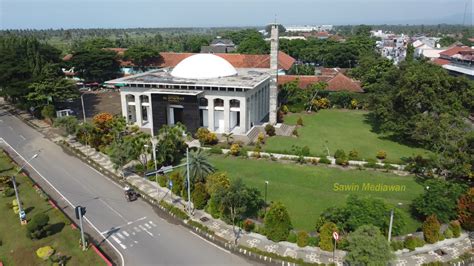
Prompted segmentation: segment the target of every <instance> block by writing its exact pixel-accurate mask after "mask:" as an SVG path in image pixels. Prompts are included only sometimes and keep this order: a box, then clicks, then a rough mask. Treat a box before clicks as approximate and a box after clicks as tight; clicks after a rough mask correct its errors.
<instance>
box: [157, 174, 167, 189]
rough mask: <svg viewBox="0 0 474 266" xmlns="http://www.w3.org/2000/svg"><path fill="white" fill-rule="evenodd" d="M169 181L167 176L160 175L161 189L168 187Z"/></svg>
mask: <svg viewBox="0 0 474 266" xmlns="http://www.w3.org/2000/svg"><path fill="white" fill-rule="evenodd" d="M166 181H167V178H166V176H164V175H158V184H159V185H160V186H161V187H167V186H168V184H167V183H168V182H166Z"/></svg>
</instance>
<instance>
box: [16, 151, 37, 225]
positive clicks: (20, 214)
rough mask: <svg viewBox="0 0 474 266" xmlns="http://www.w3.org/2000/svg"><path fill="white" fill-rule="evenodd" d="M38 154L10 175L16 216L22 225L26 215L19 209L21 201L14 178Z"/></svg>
mask: <svg viewBox="0 0 474 266" xmlns="http://www.w3.org/2000/svg"><path fill="white" fill-rule="evenodd" d="M38 155H39V153H35V155H33V156H32V157H31V158H30V159H29V160H28V161H26V162H25V163H24V164H23V165H22V166H21V167H20V169H19V170H18V171H17V172H16V173H15V174H14V175H12V177H11V179H12V183H13V189H14V190H15V197H16V202H17V203H18V216H19V217H20V223H21V224H23V221H26V214H25V212H24V211H23V209H22V207H21V201H20V195H19V193H18V188H17V186H16V180H15V176H16V175H18V174H19V173H20V172H21V171H22V170H23V168H25V166H26V165H27V164H28V163H29V162H30V161H31V160H33V159H35V158H36V157H38Z"/></svg>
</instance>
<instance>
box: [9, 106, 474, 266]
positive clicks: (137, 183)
mask: <svg viewBox="0 0 474 266" xmlns="http://www.w3.org/2000/svg"><path fill="white" fill-rule="evenodd" d="M0 104H1V106H2V107H8V108H7V109H10V110H12V109H13V107H11V106H10V105H7V104H4V103H3V100H2V99H1V98H0ZM15 115H17V116H19V117H20V118H21V119H22V120H23V121H25V122H26V123H28V124H30V125H31V126H33V127H35V128H36V129H37V130H38V131H41V132H42V133H43V134H45V135H46V136H47V137H49V138H51V139H52V140H53V141H55V142H56V143H58V142H60V141H66V142H67V143H68V144H69V145H70V146H71V147H73V148H75V149H77V150H79V151H80V152H81V153H83V154H84V155H86V156H87V157H88V158H89V159H90V160H91V161H94V162H95V163H96V164H98V165H100V166H101V167H102V168H104V169H106V170H107V171H109V172H111V173H114V174H115V175H117V176H121V175H122V173H121V172H120V171H116V170H115V169H114V168H113V164H112V162H111V161H110V160H109V158H108V157H107V156H106V155H104V154H102V153H100V152H97V151H96V150H95V149H93V148H90V147H88V146H85V145H82V144H80V143H79V142H76V141H75V140H73V139H67V138H64V137H61V136H59V135H57V134H55V133H54V130H52V128H51V127H50V126H49V125H48V124H47V123H45V122H43V121H40V120H37V119H35V118H33V117H31V116H30V115H29V114H28V113H26V112H16V114H15ZM261 154H263V153H261ZM282 156H288V155H282ZM126 181H127V182H128V183H129V184H131V185H132V186H134V187H136V188H138V189H139V190H140V191H141V192H142V193H145V194H146V195H147V196H148V197H151V198H153V199H155V200H156V201H157V202H159V201H160V200H164V201H166V202H167V203H169V204H173V205H174V206H175V207H178V208H180V209H181V210H184V209H185V206H186V204H187V202H186V201H185V200H184V199H181V198H180V197H177V196H176V195H172V194H171V193H170V191H169V189H167V188H162V187H160V186H159V185H158V184H157V183H156V182H152V181H149V180H147V179H145V178H143V177H140V176H138V175H135V174H129V175H127V176H126ZM171 197H172V198H173V200H172V199H171ZM192 220H194V221H195V222H198V223H200V224H203V225H205V226H207V227H208V228H209V229H211V230H212V231H214V233H215V235H216V236H218V237H220V238H222V239H224V240H225V241H227V245H226V246H232V245H233V243H234V240H235V237H234V233H233V229H232V226H231V225H228V224H226V223H224V222H223V221H221V220H219V219H214V218H212V216H211V215H209V214H207V213H206V212H204V211H201V210H196V211H195V213H194V216H193V217H192ZM237 244H238V245H240V246H245V247H248V248H257V249H260V250H262V251H266V252H270V253H275V254H278V255H280V256H288V257H292V258H296V259H303V260H304V261H305V262H309V263H326V264H328V263H332V262H333V259H332V256H333V254H332V252H327V251H323V250H321V249H319V248H317V247H305V248H300V247H298V246H297V245H296V244H293V243H289V242H279V243H275V242H273V241H271V240H268V239H267V238H266V237H265V236H263V235H259V234H256V233H245V232H243V233H241V234H240V236H239V238H238V241H237ZM471 249H472V245H471V241H470V239H469V237H468V236H467V234H463V235H462V236H461V237H460V238H457V239H449V240H445V241H442V242H438V243H436V244H433V245H426V246H424V247H422V248H418V249H417V250H415V251H413V252H408V253H403V254H399V255H397V259H396V260H395V261H394V265H399V266H404V265H421V264H422V263H427V262H431V261H437V260H439V261H449V260H452V259H455V258H457V257H458V256H459V255H461V254H463V253H465V252H468V251H470V250H471ZM438 250H441V251H442V252H441V253H444V255H439V254H438V253H436V252H435V251H438ZM345 254H346V252H344V251H340V250H338V251H336V254H335V255H336V256H335V261H334V262H335V263H336V264H337V265H342V262H343V257H344V256H345ZM265 258H266V257H265Z"/></svg>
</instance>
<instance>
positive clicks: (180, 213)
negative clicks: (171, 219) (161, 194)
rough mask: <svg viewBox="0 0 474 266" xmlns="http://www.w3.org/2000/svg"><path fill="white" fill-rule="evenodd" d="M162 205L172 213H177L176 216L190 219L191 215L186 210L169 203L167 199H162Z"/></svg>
mask: <svg viewBox="0 0 474 266" xmlns="http://www.w3.org/2000/svg"><path fill="white" fill-rule="evenodd" d="M160 205H161V206H162V207H163V208H165V209H166V210H167V211H169V212H170V213H171V214H173V215H175V216H176V217H178V218H179V219H182V220H188V219H189V216H188V215H187V214H186V213H185V212H184V211H182V210H181V209H179V208H177V207H175V206H173V205H171V204H169V203H167V202H166V201H164V200H161V201H160Z"/></svg>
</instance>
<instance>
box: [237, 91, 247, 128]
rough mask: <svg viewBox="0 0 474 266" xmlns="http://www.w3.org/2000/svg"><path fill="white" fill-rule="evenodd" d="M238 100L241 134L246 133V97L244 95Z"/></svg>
mask: <svg viewBox="0 0 474 266" xmlns="http://www.w3.org/2000/svg"><path fill="white" fill-rule="evenodd" d="M239 100H240V130H241V133H242V134H245V133H247V130H248V125H247V99H246V98H245V97H244V98H242V99H239Z"/></svg>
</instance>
